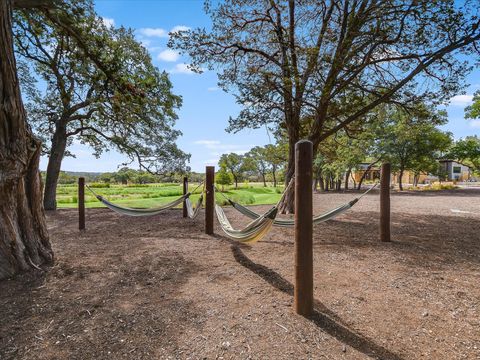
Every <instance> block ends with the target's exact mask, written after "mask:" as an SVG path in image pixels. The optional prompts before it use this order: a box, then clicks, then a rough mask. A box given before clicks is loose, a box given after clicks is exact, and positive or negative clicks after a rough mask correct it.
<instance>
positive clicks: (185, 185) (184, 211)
mask: <svg viewBox="0 0 480 360" xmlns="http://www.w3.org/2000/svg"><path fill="white" fill-rule="evenodd" d="M187 192H188V177H186V176H184V177H183V195H185V194H186V193H187ZM187 216H188V212H187V202H186V200H183V217H184V218H186V217H187Z"/></svg>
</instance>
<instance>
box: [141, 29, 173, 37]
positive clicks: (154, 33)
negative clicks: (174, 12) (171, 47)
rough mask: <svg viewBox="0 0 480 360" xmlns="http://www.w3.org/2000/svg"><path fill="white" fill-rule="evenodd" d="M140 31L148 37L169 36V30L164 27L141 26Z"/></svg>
mask: <svg viewBox="0 0 480 360" xmlns="http://www.w3.org/2000/svg"><path fill="white" fill-rule="evenodd" d="M138 32H139V33H140V34H141V35H143V36H146V37H159V38H167V37H168V32H167V31H166V30H165V29H162V28H141V29H138Z"/></svg>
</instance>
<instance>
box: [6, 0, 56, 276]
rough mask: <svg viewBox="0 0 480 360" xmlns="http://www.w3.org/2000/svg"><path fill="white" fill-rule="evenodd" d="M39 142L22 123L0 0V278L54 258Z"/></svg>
mask: <svg viewBox="0 0 480 360" xmlns="http://www.w3.org/2000/svg"><path fill="white" fill-rule="evenodd" d="M39 161H40V142H39V141H38V140H37V139H35V138H34V137H33V135H32V133H31V131H30V130H29V128H28V126H27V123H26V115H25V109H24V107H23V104H22V100H21V96H20V87H19V83H18V76H17V69H16V63H15V57H14V53H13V38H12V1H11V0H3V1H0V169H1V170H0V199H1V201H0V279H4V278H7V277H10V276H12V275H14V274H16V273H19V272H22V271H29V270H33V269H35V268H38V267H39V266H41V265H45V264H50V263H52V262H53V252H52V249H51V246H50V241H49V239H48V232H47V226H46V221H45V213H44V211H43V207H42V186H41V178H40V172H39V170H38V166H39Z"/></svg>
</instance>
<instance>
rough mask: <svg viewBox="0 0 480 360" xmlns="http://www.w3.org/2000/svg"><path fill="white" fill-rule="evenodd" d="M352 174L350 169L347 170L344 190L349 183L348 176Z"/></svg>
mask: <svg viewBox="0 0 480 360" xmlns="http://www.w3.org/2000/svg"><path fill="white" fill-rule="evenodd" d="M351 173H352V169H351V168H350V169H348V170H347V173H346V174H345V190H348V182H349V181H350V174H351Z"/></svg>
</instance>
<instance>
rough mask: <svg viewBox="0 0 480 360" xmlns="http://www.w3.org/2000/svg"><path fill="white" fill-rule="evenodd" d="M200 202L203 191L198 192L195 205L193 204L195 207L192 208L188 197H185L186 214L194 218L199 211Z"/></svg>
mask: <svg viewBox="0 0 480 360" xmlns="http://www.w3.org/2000/svg"><path fill="white" fill-rule="evenodd" d="M202 203H203V193H201V194H200V198H199V199H198V201H197V205H196V206H195V209H194V208H193V205H192V201H191V200H190V197H187V198H186V199H185V204H186V206H187V215H188V217H189V218H190V219H195V218H196V217H197V215H198V214H199V213H200V209H201V208H202Z"/></svg>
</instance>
